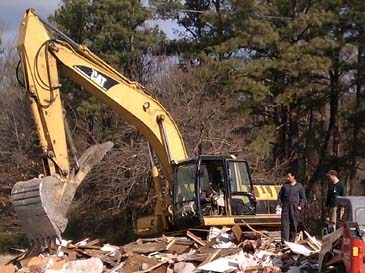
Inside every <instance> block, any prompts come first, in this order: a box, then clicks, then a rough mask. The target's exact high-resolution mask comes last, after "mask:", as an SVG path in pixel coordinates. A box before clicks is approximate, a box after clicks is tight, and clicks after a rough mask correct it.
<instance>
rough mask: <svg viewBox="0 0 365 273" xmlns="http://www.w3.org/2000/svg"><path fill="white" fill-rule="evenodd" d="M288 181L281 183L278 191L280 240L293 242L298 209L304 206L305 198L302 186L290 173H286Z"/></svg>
mask: <svg viewBox="0 0 365 273" xmlns="http://www.w3.org/2000/svg"><path fill="white" fill-rule="evenodd" d="M287 180H288V182H287V183H285V184H283V186H282V187H281V189H280V192H279V199H278V201H279V206H281V208H282V211H281V242H282V243H284V242H285V241H289V242H295V236H296V233H297V227H298V218H299V214H300V211H301V210H302V209H303V208H304V206H305V203H306V199H305V192H304V187H303V185H302V184H300V183H298V182H297V181H296V180H295V176H294V175H293V174H292V173H288V176H287Z"/></svg>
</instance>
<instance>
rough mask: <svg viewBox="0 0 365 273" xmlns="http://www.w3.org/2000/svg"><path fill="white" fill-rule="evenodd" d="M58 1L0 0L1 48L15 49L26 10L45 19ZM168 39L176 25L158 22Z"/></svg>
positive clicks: (56, 5) (51, 12)
mask: <svg viewBox="0 0 365 273" xmlns="http://www.w3.org/2000/svg"><path fill="white" fill-rule="evenodd" d="M59 2H60V1H59V0H0V33H1V40H2V46H3V47H6V48H12V47H15V44H16V40H17V35H18V29H19V24H20V22H21V19H22V18H23V15H24V13H25V11H26V10H27V9H28V8H33V9H35V11H36V13H37V15H38V16H39V17H41V18H43V19H47V17H48V15H49V14H53V12H54V11H55V9H56V8H57V7H58V4H59ZM158 24H159V25H160V27H161V29H163V30H164V31H165V32H166V34H167V36H168V37H169V38H173V37H174V36H175V35H174V34H173V29H174V28H177V25H176V24H175V23H173V22H163V21H159V22H158Z"/></svg>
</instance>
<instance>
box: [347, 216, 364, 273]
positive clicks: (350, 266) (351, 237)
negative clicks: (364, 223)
mask: <svg viewBox="0 0 365 273" xmlns="http://www.w3.org/2000/svg"><path fill="white" fill-rule="evenodd" d="M364 244H365V242H364V241H363V239H362V238H361V234H360V230H359V226H358V224H357V223H356V222H345V223H344V225H343V239H342V261H343V263H344V265H345V268H346V273H365V265H364Z"/></svg>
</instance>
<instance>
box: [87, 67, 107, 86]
mask: <svg viewBox="0 0 365 273" xmlns="http://www.w3.org/2000/svg"><path fill="white" fill-rule="evenodd" d="M90 79H91V80H93V81H94V82H96V83H97V84H98V85H99V86H100V87H101V88H103V89H105V87H104V84H105V82H106V78H104V77H103V76H102V75H101V74H99V73H98V71H95V70H93V72H92V73H91V76H90Z"/></svg>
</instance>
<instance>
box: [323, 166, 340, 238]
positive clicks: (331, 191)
mask: <svg viewBox="0 0 365 273" xmlns="http://www.w3.org/2000/svg"><path fill="white" fill-rule="evenodd" d="M327 177H328V179H329V180H330V184H329V185H328V191H327V200H326V206H327V207H328V209H329V218H330V225H329V232H333V231H335V230H336V221H337V203H336V196H344V195H345V186H344V185H343V183H342V182H341V181H340V180H339V179H338V174H337V172H336V171H335V170H330V171H329V172H328V173H327ZM340 213H343V211H341V212H340ZM340 217H341V216H340Z"/></svg>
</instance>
